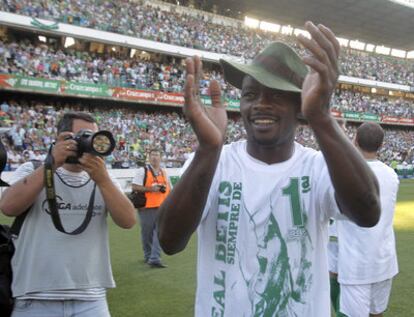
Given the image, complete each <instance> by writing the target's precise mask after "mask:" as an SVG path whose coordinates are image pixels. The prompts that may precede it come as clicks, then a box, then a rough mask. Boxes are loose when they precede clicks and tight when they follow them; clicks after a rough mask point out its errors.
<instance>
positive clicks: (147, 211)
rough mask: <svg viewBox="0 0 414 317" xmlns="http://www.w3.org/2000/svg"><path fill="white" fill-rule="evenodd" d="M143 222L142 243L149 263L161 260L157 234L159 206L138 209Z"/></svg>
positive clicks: (145, 257)
mask: <svg viewBox="0 0 414 317" xmlns="http://www.w3.org/2000/svg"><path fill="white" fill-rule="evenodd" d="M138 215H139V220H140V223H141V243H142V249H143V251H144V259H145V261H146V262H147V263H159V262H160V261H161V247H160V243H159V241H158V234H157V231H158V230H157V216H158V208H142V209H140V210H139V211H138Z"/></svg>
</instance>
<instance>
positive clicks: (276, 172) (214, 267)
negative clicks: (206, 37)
mask: <svg viewBox="0 0 414 317" xmlns="http://www.w3.org/2000/svg"><path fill="white" fill-rule="evenodd" d="M305 27H306V29H307V30H308V31H309V33H310V34H311V38H306V37H303V36H300V37H299V42H300V43H301V44H302V45H303V46H304V47H305V48H306V49H307V51H308V52H309V54H308V55H307V56H305V57H303V58H300V57H299V56H298V55H297V54H296V53H295V52H294V50H293V49H292V48H290V47H289V46H287V45H285V44H283V43H278V42H276V43H271V44H270V45H268V46H267V47H266V48H265V49H264V50H263V51H262V52H261V53H260V54H258V55H257V56H256V57H255V58H254V60H253V61H252V62H251V63H250V64H248V65H244V64H239V63H237V62H234V61H221V64H222V66H223V69H224V76H225V79H226V80H227V81H228V82H229V83H230V84H232V85H233V86H235V87H237V88H239V89H241V90H242V97H241V101H240V112H241V116H242V118H243V122H244V127H245V129H246V132H247V140H246V141H240V142H235V143H232V144H229V145H225V146H223V143H224V140H225V131H226V125H227V115H226V110H225V109H224V107H223V105H222V103H221V100H220V99H221V97H220V88H219V85H218V83H217V82H216V81H212V82H211V84H210V95H211V99H212V105H213V106H212V107H209V108H204V107H203V106H202V103H201V102H200V99H199V88H198V82H199V79H200V78H201V76H202V71H201V70H202V65H201V61H200V59H199V58H198V57H195V58H192V59H188V60H187V78H186V85H185V88H184V89H185V107H184V112H185V114H186V116H187V118H188V120H189V121H190V123H191V126H192V128H193V130H194V132H195V134H196V136H197V138H198V141H199V146H198V148H197V149H196V151H195V153H194V155H193V157H191V158H190V159H189V160H188V161H187V162H186V164H185V166H184V169H185V172H184V173H183V175H182V177H181V179H180V181H179V182H178V183H177V184H176V186H175V187H174V190H173V191H172V193H171V194H170V195H169V196H168V197H167V199H166V200H165V201H164V203H163V204H162V205H161V207H160V217H159V238H160V244H161V247H162V248H163V249H164V251H165V252H166V253H167V254H174V253H177V252H180V251H181V250H183V249H184V248H185V246H186V244H187V243H188V241H189V239H190V237H191V235H192V234H193V232H194V231H195V230H196V229H197V228H198V269H197V277H198V286H197V294H196V307H195V314H196V316H199V317H201V316H307V317H320V316H329V314H330V304H329V275H328V264H327V250H326V249H327V237H328V233H327V227H328V221H329V218H330V217H333V216H335V215H336V214H339V212H342V213H343V214H345V215H347V216H348V217H349V218H350V219H352V220H353V221H354V222H356V223H357V224H358V225H362V226H368V227H369V226H374V225H375V224H376V223H377V221H378V218H379V212H380V206H379V199H378V187H377V181H376V179H375V176H374V175H373V173H372V171H371V170H370V169H369V167H368V165H367V164H366V162H365V161H364V159H363V157H362V156H361V154H360V153H358V151H357V150H356V149H355V147H354V146H353V145H352V143H351V142H350V141H349V140H348V138H347V137H346V136H345V134H344V133H343V131H342V129H341V128H340V127H339V126H338V124H337V123H336V121H335V119H334V118H333V117H332V116H331V114H330V110H329V103H330V98H331V95H332V92H333V91H334V89H335V85H336V81H337V78H338V55H339V50H340V49H339V43H338V41H337V40H336V38H335V36H334V34H333V33H332V31H331V30H330V29H328V28H327V27H325V26H323V25H318V26H316V25H314V24H313V23H311V22H308V23H306V25H305ZM306 65H308V66H309V67H310V68H311V69H310V71H308V69H307V67H306ZM298 118H302V119H303V118H304V119H306V120H307V122H308V123H309V125H310V127H311V128H312V129H313V131H314V133H315V136H316V139H317V140H318V143H319V146H320V148H321V151H322V152H321V153H319V152H316V151H314V150H312V149H309V148H305V147H303V146H301V145H299V144H298V143H295V142H294V138H295V129H296V127H297V124H298V120H299V119H298Z"/></svg>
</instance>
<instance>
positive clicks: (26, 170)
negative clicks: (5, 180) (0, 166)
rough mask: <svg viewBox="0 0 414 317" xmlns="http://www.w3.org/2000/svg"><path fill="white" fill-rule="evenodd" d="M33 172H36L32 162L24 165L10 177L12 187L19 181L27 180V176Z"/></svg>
mask: <svg viewBox="0 0 414 317" xmlns="http://www.w3.org/2000/svg"><path fill="white" fill-rule="evenodd" d="M33 172H34V166H33V163H32V162H26V163H23V164H22V165H20V166H19V167H18V168H17V169H16V170H15V171H14V172H13V175H12V176H11V177H10V180H9V183H10V185H13V184H14V183H17V182H18V181H20V180H21V179H23V178H25V177H26V176H29V175H30V174H32V173H33Z"/></svg>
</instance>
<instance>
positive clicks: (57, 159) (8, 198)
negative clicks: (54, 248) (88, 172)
mask: <svg viewBox="0 0 414 317" xmlns="http://www.w3.org/2000/svg"><path fill="white" fill-rule="evenodd" d="M70 135H72V133H71V132H63V133H61V134H60V135H59V136H58V139H57V141H56V144H55V145H54V147H53V149H52V156H53V159H54V164H53V168H54V169H56V168H58V167H60V166H62V165H63V164H64V163H65V160H66V158H67V157H68V156H74V155H76V150H77V144H76V141H75V140H73V139H67V140H65V139H66V138H67V137H68V136H70ZM16 172H17V171H16ZM43 187H44V167H43V166H42V167H39V168H38V169H36V170H35V171H33V172H32V173H30V174H29V175H26V176H24V177H23V178H22V179H21V180H19V181H18V182H16V183H14V184H13V185H12V186H10V187H9V188H7V189H6V190H5V191H4V193H3V194H2V197H1V200H0V210H2V211H3V213H4V214H5V215H7V216H12V217H15V216H18V215H20V214H22V213H23V212H24V211H26V210H27V208H29V207H30V206H31V205H33V203H34V202H35V200H36V198H37V196H39V193H40V192H41V190H42V189H43Z"/></svg>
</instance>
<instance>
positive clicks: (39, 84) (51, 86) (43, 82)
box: [9, 76, 60, 93]
mask: <svg viewBox="0 0 414 317" xmlns="http://www.w3.org/2000/svg"><path fill="white" fill-rule="evenodd" d="M13 79H14V82H13V85H12V86H13V88H18V89H30V90H34V91H43V92H52V93H58V92H59V91H60V81H59V80H51V79H43V78H31V77H20V76H16V77H14V78H13ZM9 83H10V81H9Z"/></svg>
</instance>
